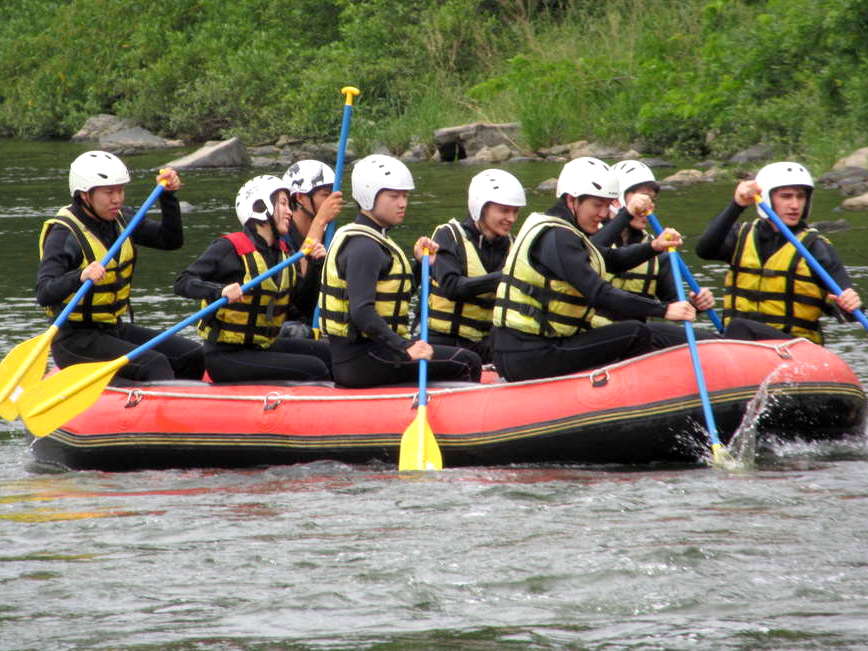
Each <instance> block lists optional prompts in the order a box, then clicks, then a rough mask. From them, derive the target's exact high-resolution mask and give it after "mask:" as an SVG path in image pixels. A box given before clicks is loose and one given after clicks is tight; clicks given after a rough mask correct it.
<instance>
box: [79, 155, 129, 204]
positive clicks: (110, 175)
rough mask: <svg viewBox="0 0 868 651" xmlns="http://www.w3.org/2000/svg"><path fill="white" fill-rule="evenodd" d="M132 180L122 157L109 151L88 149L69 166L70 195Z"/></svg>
mask: <svg viewBox="0 0 868 651" xmlns="http://www.w3.org/2000/svg"><path fill="white" fill-rule="evenodd" d="M129 182H130V173H129V172H128V171H127V166H126V165H124V164H123V162H122V161H121V159H120V158H118V157H117V156H115V155H114V154H110V153H108V152H107V151H86V152H84V153H83V154H81V155H80V156H79V157H78V158H76V159H75V160H74V161H72V164H71V165H70V166H69V195H70V196H72V197H74V196H75V193H76V192H90V190H91V189H93V188H97V187H100V186H102V185H122V184H124V183H129Z"/></svg>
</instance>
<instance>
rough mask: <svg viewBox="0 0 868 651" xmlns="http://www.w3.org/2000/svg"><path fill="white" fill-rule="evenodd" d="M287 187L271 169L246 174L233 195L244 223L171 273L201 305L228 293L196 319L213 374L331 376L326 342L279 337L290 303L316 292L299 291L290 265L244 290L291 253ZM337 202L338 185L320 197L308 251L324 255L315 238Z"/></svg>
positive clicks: (222, 378) (218, 377)
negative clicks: (209, 312)
mask: <svg viewBox="0 0 868 651" xmlns="http://www.w3.org/2000/svg"><path fill="white" fill-rule="evenodd" d="M289 192H290V190H289V186H288V184H287V183H286V182H285V181H283V180H282V179H279V178H278V177H276V176H270V175H262V176H256V177H254V178H252V179H250V180H249V181H247V182H246V183H245V184H244V185H243V186H241V189H240V190H239V191H238V195H237V198H236V201H235V213H236V215H237V217H238V221H239V222H241V226H242V230H241V231H239V232H235V233H230V234H228V235H223V236H222V237H219V238H217V239H216V240H215V241H214V242H213V243H212V244H211V245H210V246H209V247H208V248H207V249H206V250H205V252H204V253H203V254H202V255H201V256H199V258H198V259H197V260H196V261H195V262H193V263H192V264H191V265H190V266H189V267H187V269H185V270H184V271H183V272H181V274H180V275H179V276H178V278H177V280H176V281H175V293H176V294H179V295H180V296H185V297H187V298H194V299H199V300H201V301H202V305H203V307H204V306H205V305H207V304H209V303H213V302H214V301H216V300H218V299H219V298H220V297H221V296H225V297H226V298H227V299H228V301H229V302H228V303H227V304H226V305H224V306H223V307H221V308H220V309H218V310H217V312H216V313H214V314H213V315H212V316H210V317H206V318H205V319H204V320H202V321H200V322H199V324H198V326H197V327H198V331H199V334H200V335H201V336H202V338H203V339H204V340H205V344H204V346H205V367H206V368H207V370H208V375H209V376H210V377H211V379H212V380H214V381H215V382H244V381H266V380H267V381H273V380H306V381H319V380H330V379H331V369H330V364H331V356H330V354H329V349H328V344H326V343H325V342H320V341H314V340H312V339H301V338H290V337H280V338H278V333H279V331H280V328H281V326H282V325H283V322H284V320H285V319H286V314H287V309H288V307H289V305H290V304H291V303H293V302H295V301H299V302H302V301H305V300H306V301H308V302H310V301H311V300H315V298H313V299H311V298H310V297H305V296H303V295H301V294H300V293H299V290H300V288H301V287H302V284H301V283H299V279H298V269H297V268H296V266H295V265H289V266H287V267H285V268H284V269H282V270H281V271H280V272H278V273H277V274H275V275H273V276H270V277H269V278H266V279H265V280H264V281H263V282H261V283H260V284H258V285H257V286H255V287H253V288H251V289H249V290H247V291H246V292H244V293H242V291H241V285H242V284H244V283H246V282H248V281H250V280H252V279H253V278H255V277H256V276H258V275H260V274H261V273H263V272H265V271H267V270H268V269H270V268H271V267H273V266H275V265H277V264H279V263H280V262H282V261H283V260H286V259H287V258H288V257H289V256H290V255H291V254H292V251H290V248H289V246H288V245H287V244H286V242H284V241H283V240H282V239H281V236H282V235H285V234H286V233H287V232H289V224H290V219H291V210H290V207H289ZM342 206H343V199H342V198H341V194H340V193H339V192H334V193H332V194H331V195H330V196H329V197H328V199H327V200H326V201H324V202H323V203H322V204H321V206H320V208H319V211H318V212H317V215H316V216H315V218H314V219H313V220H312V223H311V225H310V229H309V230H308V234H307V242H308V245H309V246H310V247H312V249H311V253H310V255H311V256H312V257H316V256H318V257H324V256H325V248H324V247H323V246H322V244H321V243H320V239H321V238H322V234H323V231H324V229H325V226H326V224H328V223H329V222H330V221H331V220H333V219H334V218H335V217H336V216H337V214H338V213H339V212H340V210H341V208H342ZM302 246H304V242H302ZM307 291H310V289H309V287H308V289H307Z"/></svg>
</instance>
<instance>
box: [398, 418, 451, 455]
mask: <svg viewBox="0 0 868 651" xmlns="http://www.w3.org/2000/svg"><path fill="white" fill-rule="evenodd" d="M398 470H443V457H442V456H441V455H440V446H439V445H437V439H436V438H434V432H433V431H432V430H431V425H429V424H428V409H427V407H425V406H422V407H419V409H418V411H417V412H416V418H414V419H413V422H412V423H410V425H409V426H408V427H407V429H405V430H404V434H403V435H402V436H401V450H400V456H399V457H398Z"/></svg>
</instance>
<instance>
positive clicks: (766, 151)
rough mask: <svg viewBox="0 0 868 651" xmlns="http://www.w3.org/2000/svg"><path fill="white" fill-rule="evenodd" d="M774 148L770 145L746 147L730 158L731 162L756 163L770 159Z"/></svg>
mask: <svg viewBox="0 0 868 651" xmlns="http://www.w3.org/2000/svg"><path fill="white" fill-rule="evenodd" d="M772 153H773V152H772V148H771V147H769V146H768V145H754V146H753V147H748V148H747V149H744V150H742V151H740V152H738V153H737V154H735V155H734V156H732V157H731V158H730V159H729V162H730V163H736V164H739V165H740V164H742V163H755V162H757V161H764V160H768V159H769V158H770V157H771V155H772Z"/></svg>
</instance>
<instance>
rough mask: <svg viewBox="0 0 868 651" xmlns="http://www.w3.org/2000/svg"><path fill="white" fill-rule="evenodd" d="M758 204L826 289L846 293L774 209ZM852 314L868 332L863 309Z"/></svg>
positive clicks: (837, 293)
mask: <svg viewBox="0 0 868 651" xmlns="http://www.w3.org/2000/svg"><path fill="white" fill-rule="evenodd" d="M757 203H758V204H759V207H760V208H762V209H763V212H764V213H765V214H766V215H768V216H769V218H770V219H771V220H772V222H774V224H775V226H777V227H778V230H779V231H780V232H781V233H783V234H784V237H786V238H787V239H788V240H789V241H790V244H792V245H793V246H794V247H796V251H798V252H799V254H800V255H801V256H802V257H803V258H804V259H805V262H807V263H808V266H809V267H810V268H811V269H813V270H814V272H815V273H816V274H817V275H818V276H819V277H820V280H822V281H823V283H825V285H826V288H827V289H828V290H829V291H830V292H832V293H833V294H835V296H840V295H841V292H842V291H844V290H843V289H841V286H840V285H839V284H838V283H836V282H835V279H834V278H832V276H830V275H829V272H828V271H826V270H825V269H823V266H822V265H821V264H820V263H819V262H817V258H815V257H814V256H813V255H812V254H811V252H810V251H808V249H807V247H806V246H805V245H804V244H802V243H801V241H800V240H799V238H798V237H796V236H795V235H794V234H793V232H792V231H791V230H790V229H789V227H788V226H787V225H786V224H785V223H784V221H783V220H782V219H781V218H780V217H779V216H778V214H777V213H776V212H775V211H774V209H773V208H772V207H771V206H770V205H769V204H767V203H766V202H765V201H759V202H757ZM851 314H852V315H853V317H854V318H855V319H856V320H857V321H858V322H859V323H861V324H862V327H864V328H865V329H866V330H868V317H866V316H865V313H864V312H863V311H862V310H861V309H859V310H853V311H852V312H851Z"/></svg>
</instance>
